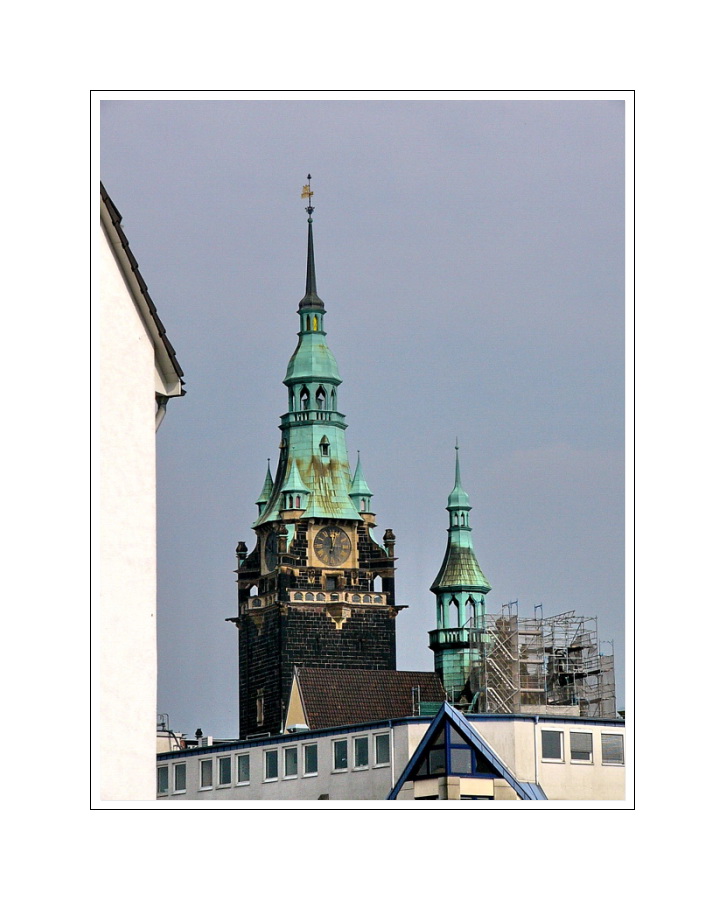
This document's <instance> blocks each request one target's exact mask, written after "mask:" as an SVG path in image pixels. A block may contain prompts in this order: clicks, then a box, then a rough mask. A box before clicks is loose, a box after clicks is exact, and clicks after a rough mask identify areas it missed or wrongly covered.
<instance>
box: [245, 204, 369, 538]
mask: <svg viewBox="0 0 725 900" xmlns="http://www.w3.org/2000/svg"><path fill="white" fill-rule="evenodd" d="M309 211H310V216H309V218H308V220H307V221H308V230H307V283H306V290H305V296H304V297H303V298H302V300H300V303H299V307H298V310H297V313H298V316H299V320H300V329H299V331H298V333H297V337H298V340H297V347H296V348H295V351H294V353H293V354H292V357H291V359H290V361H289V365H288V366H287V374H286V376H285V379H284V384H285V385H286V386H287V391H288V411H287V412H286V413H285V414H284V415H283V416H282V417H281V420H282V423H281V425H280V429H281V431H282V441H281V443H280V457H279V463H278V465H277V472H276V474H275V478H274V481H272V479H271V475H269V473H268V477H269V480H270V485H268V483H267V481H265V484H264V488H263V490H262V494H261V495H260V499H259V500H258V501H257V502H258V504H260V514H259V518H258V519H257V521H256V522H255V523H254V525H253V527H254V528H256V527H258V526H260V525H263V524H265V523H268V522H276V521H279V520H280V519H281V511H282V510H284V509H301V510H304V512H303V513H302V518H303V519H312V518H315V519H346V520H356V519H357V520H360V519H361V516H360V514H359V512H358V508H357V507H359V506H360V502H361V501H360V496H358V495H353V496H351V491H352V488H353V485H354V483H355V479H352V482H351V478H350V465H349V462H348V455H347V444H346V441H345V429H346V428H347V425H346V423H345V416H344V415H343V414H342V413H340V412H338V409H337V389H338V387H339V385H340V384H341V383H342V379H341V378H340V373H339V370H338V368H337V361H336V360H335V357H334V356H333V353H332V351H331V350H330V348H329V347H328V346H327V332H326V331H325V313H326V310H325V305H324V303H323V302H322V300H321V299H320V297H319V296H318V294H317V279H316V275H315V255H314V244H313V236H312V216H311V208H310V209H309ZM360 477H361V480H362V484H364V479H363V478H362V475H361V476H360ZM357 486H358V487H359V486H360V485H359V484H358V485H357ZM364 488H365V492H364V496H365V497H366V498H368V499H367V501H366V502H367V504H368V505H369V497H370V496H372V495H371V492H370V489H369V488H368V487H367V484H364ZM290 501H291V502H290ZM356 501H357V502H356Z"/></svg>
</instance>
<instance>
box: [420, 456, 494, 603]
mask: <svg viewBox="0 0 725 900" xmlns="http://www.w3.org/2000/svg"><path fill="white" fill-rule="evenodd" d="M447 509H448V510H449V519H450V526H449V528H448V545H447V547H446V555H445V557H444V559H443V565H442V566H441V568H440V571H439V572H438V575H437V576H436V579H435V581H434V582H433V584H432V585H431V590H432V591H433V592H438V593H440V592H443V591H447V590H460V589H466V590H477V591H480V592H482V593H487V592H488V591H490V590H491V585H490V584H489V583H488V579H487V578H486V576H485V575H484V574H483V572H482V570H481V567H480V566H479V564H478V560H477V559H476V551H475V550H474V549H473V541H472V540H471V527H470V525H469V519H468V511H469V510H470V509H471V504H470V501H469V499H468V494H467V493H466V492H465V491H464V490H463V487H462V485H461V468H460V464H459V461H458V446H457V445H456V481H455V485H454V487H453V490H452V491H451V493H450V495H449V497H448V506H447Z"/></svg>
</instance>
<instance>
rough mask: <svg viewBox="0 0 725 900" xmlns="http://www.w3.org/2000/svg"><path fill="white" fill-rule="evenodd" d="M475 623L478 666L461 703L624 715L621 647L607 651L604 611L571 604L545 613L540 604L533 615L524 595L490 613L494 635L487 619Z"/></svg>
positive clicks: (492, 709) (471, 707) (486, 709)
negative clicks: (600, 622)
mask: <svg viewBox="0 0 725 900" xmlns="http://www.w3.org/2000/svg"><path fill="white" fill-rule="evenodd" d="M467 627H468V628H469V629H470V631H469V634H470V642H469V658H470V671H469V674H468V683H467V690H466V691H465V696H466V698H467V699H466V700H465V701H464V699H463V697H461V698H460V700H459V701H458V703H457V704H456V705H458V706H459V708H461V709H464V710H465V711H467V712H479V713H499V714H500V713H504V714H514V713H529V714H536V713H541V714H545V713H555V712H558V713H562V714H566V715H575V716H577V715H578V716H593V717H597V718H613V717H615V716H616V700H615V683H614V651H613V649H612V651H611V652H610V653H603V652H602V647H601V644H600V641H599V636H598V631H597V619H596V616H577V615H576V614H575V613H574V611H570V612H565V613H561V614H559V615H556V616H550V617H548V618H544V616H543V611H542V607H541V606H535V607H534V616H533V618H523V617H521V616H519V614H518V601H516V602H515V603H509V604H506V605H505V606H504V607H502V610H501V613H500V614H499V615H487V616H486V622H485V633H486V635H487V640H485V641H483V640H481V628H480V627H478V628H476V627H474V626H473V623H472V622H471V623H468V626H467ZM602 643H607V642H602ZM468 698H470V699H468Z"/></svg>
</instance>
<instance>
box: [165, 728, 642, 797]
mask: <svg viewBox="0 0 725 900" xmlns="http://www.w3.org/2000/svg"><path fill="white" fill-rule="evenodd" d="M469 722H470V724H471V725H472V726H473V727H474V728H475V729H476V730H477V731H478V732H479V734H480V735H481V736H482V737H483V738H484V740H485V741H486V742H487V743H488V745H489V746H490V747H491V749H492V750H494V752H495V753H496V755H497V756H499V758H500V759H501V760H502V761H503V762H504V764H505V765H506V766H507V767H508V769H509V770H510V771H511V772H512V774H513V775H514V776H515V777H516V778H517V779H518V780H519V781H530V782H537V781H538V783H539V784H540V785H541V787H542V788H543V790H544V793H545V794H546V796H547V798H548V799H549V800H622V799H624V796H625V767H624V766H623V765H604V764H603V763H602V756H601V735H602V733H607V734H621V735H623V734H624V728H623V727H620V726H618V725H616V724H608V725H607V724H598V723H591V722H590V723H586V722H581V721H577V720H574V721H562V720H543V719H542V720H539V722H536V720H535V718H534V717H532V718H530V719H525V718H514V717H511V718H508V719H495V718H492V719H490V720H483V719H469ZM429 725H430V721H428V722H418V721H407V722H406V721H399V722H397V723H396V724H395V725H394V726H393V728H392V730H391V729H390V728H386V727H384V726H383V725H379V726H378V727H377V728H375V727H371V728H370V729H368V730H364V731H350V732H348V733H347V734H345V733H344V732H338V733H336V734H335V733H331V734H326V733H319V732H316V733H315V732H310V733H308V734H307V735H306V736H305V735H300V736H299V737H298V738H291V737H290V736H284V737H283V736H280V737H279V738H278V739H276V740H272V741H270V742H269V743H267V744H265V745H262V744H259V745H252V744H246V745H245V744H243V743H240V744H238V745H236V746H229V747H225V746H221V745H217V746H214V747H211V748H209V750H208V751H206V752H202V753H201V755H198V753H197V752H196V751H194V752H193V753H186V754H179V755H176V756H169V757H162V758H160V759H159V760H158V765H160V766H162V767H165V766H168V774H169V790H168V791H167V792H165V793H164V794H163V796H164V797H165V798H168V799H170V800H180V801H188V800H198V801H207V802H214V801H219V802H221V801H232V802H234V801H241V802H244V801H260V800H261V801H267V800H270V801H271V800H291V801H296V800H300V801H315V800H320V799H322V798H324V799H327V798H328V797H329V799H330V800H383V799H385V798H386V797H387V795H388V793H389V792H390V790H391V788H392V787H393V786H394V785H395V783H396V781H397V779H398V778H399V776H400V775H401V773H402V772H403V770H404V769H405V766H406V765H407V763H408V761H409V760H410V758H411V756H412V755H413V753H414V752H415V750H416V749H417V747H418V744H419V743H420V741H421V739H422V737H423V735H424V734H425V732H426V731H427V729H428V726H429ZM542 728H545V729H550V730H558V731H561V732H562V735H563V738H562V751H563V752H562V759H561V760H560V761H556V762H555V761H545V760H543V759H542V753H541V734H540V732H541V729H542ZM572 731H583V732H585V733H591V735H592V748H593V758H592V760H591V762H578V761H573V760H572V759H571V749H570V748H571V743H570V733H571V732H572ZM382 733H390V734H391V759H392V760H393V766H392V767H391V766H390V765H387V764H385V765H376V760H375V757H374V736H375V734H382ZM535 733H536V740H535V738H534V734H535ZM361 736H362V737H365V736H367V738H368V741H369V744H368V747H369V754H370V759H369V765H368V766H366V767H364V768H358V769H356V768H355V766H354V756H353V753H354V748H353V740H354V738H355V737H361ZM341 739H345V740H347V742H348V763H349V764H348V766H347V768H346V769H345V770H344V771H334V765H333V744H334V742H335V741H338V740H341ZM306 743H315V744H317V747H318V771H317V774H315V775H314V776H306V775H305V774H304V771H303V752H304V751H303V748H304V745H305V744H306ZM285 747H297V759H298V774H297V775H295V776H294V777H285V771H284V748H285ZM274 749H276V750H277V753H278V763H279V772H278V777H277V778H275V779H274V780H270V781H265V753H266V752H268V751H269V750H274ZM241 754H249V782H248V783H247V784H243V785H241V784H238V783H237V779H236V771H237V765H236V758H237V756H239V755H241ZM220 756H228V757H230V758H231V771H232V782H231V784H230V785H228V786H227V785H220V784H219V778H218V773H219V768H218V766H219V763H218V760H219V757H220ZM204 759H210V760H212V772H213V779H212V784H211V785H210V786H209V787H208V788H204V789H203V788H201V786H200V768H201V761H202V760H204ZM179 763H182V764H186V767H187V771H186V790H185V791H184V792H178V793H174V791H173V786H174V781H173V766H174V765H175V764H177V765H178V764H179ZM537 773H538V775H537ZM433 781H435V782H436V783H437V782H438V779H433ZM453 781H456V782H458V781H467V782H470V783H469V784H468V787H467V788H466V790H465V791H464V793H468V792H470V793H476V792H477V791H479V790H480V791H482V790H483V787H484V785H483V783H482V782H481V781H478V782H476V781H475V779H453ZM471 784H473V785H474V788H475V790H471V789H470V788H471ZM485 787H487V788H488V787H493V789H494V790H495V797H496V799H500V800H516V795H515V793H514V792H513V790H512V789H511V788H510V787H509V786H508V785H507V784H506V782H505V781H504V780H503V779H498V778H497V779H495V782H493V783H492V785H485ZM416 793H418V794H420V795H421V796H422V795H426V794H428V793H430V791H429V790H428V789H427V788H426V786H425V785H423V784H422V783H420V782H419V783H418V788H416V787H415V786H414V785H413V784H412V783H410V790H409V791H407V792H406V791H403V792H402V793H401V794H400V795H399V798H398V799H399V800H412V799H414V797H415V795H416ZM484 793H485V791H484ZM325 795H327V796H325Z"/></svg>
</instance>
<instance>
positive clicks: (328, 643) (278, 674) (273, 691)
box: [238, 602, 396, 737]
mask: <svg viewBox="0 0 725 900" xmlns="http://www.w3.org/2000/svg"><path fill="white" fill-rule="evenodd" d="M395 613H396V611H395V610H394V609H391V608H390V607H381V608H376V609H372V608H368V609H354V608H353V609H351V610H350V617H349V618H348V619H346V620H345V621H344V623H343V625H342V627H341V628H337V627H336V625H335V622H334V621H333V620H332V619H331V618H330V616H329V615H328V614H327V612H325V607H324V606H323V605H311V606H309V607H308V606H305V607H299V606H297V605H294V604H289V603H284V602H282V603H276V604H273V605H271V606H267V607H265V608H264V609H260V610H255V611H254V612H250V613H248V614H246V615H243V616H240V619H239V622H238V627H239V724H240V737H246V736H247V735H251V734H257V733H260V732H262V733H263V732H270V733H272V734H275V733H277V732H279V731H280V730H281V729H282V727H283V725H284V716H285V712H286V710H285V704H286V703H287V701H288V699H289V693H290V688H291V686H292V675H293V670H294V667H295V666H296V665H298V666H313V667H319V668H333V669H395V666H396V653H395ZM260 692H261V694H260ZM260 699H261V700H262V701H263V718H262V721H261V723H260V722H259V721H258V701H259V700H260Z"/></svg>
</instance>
